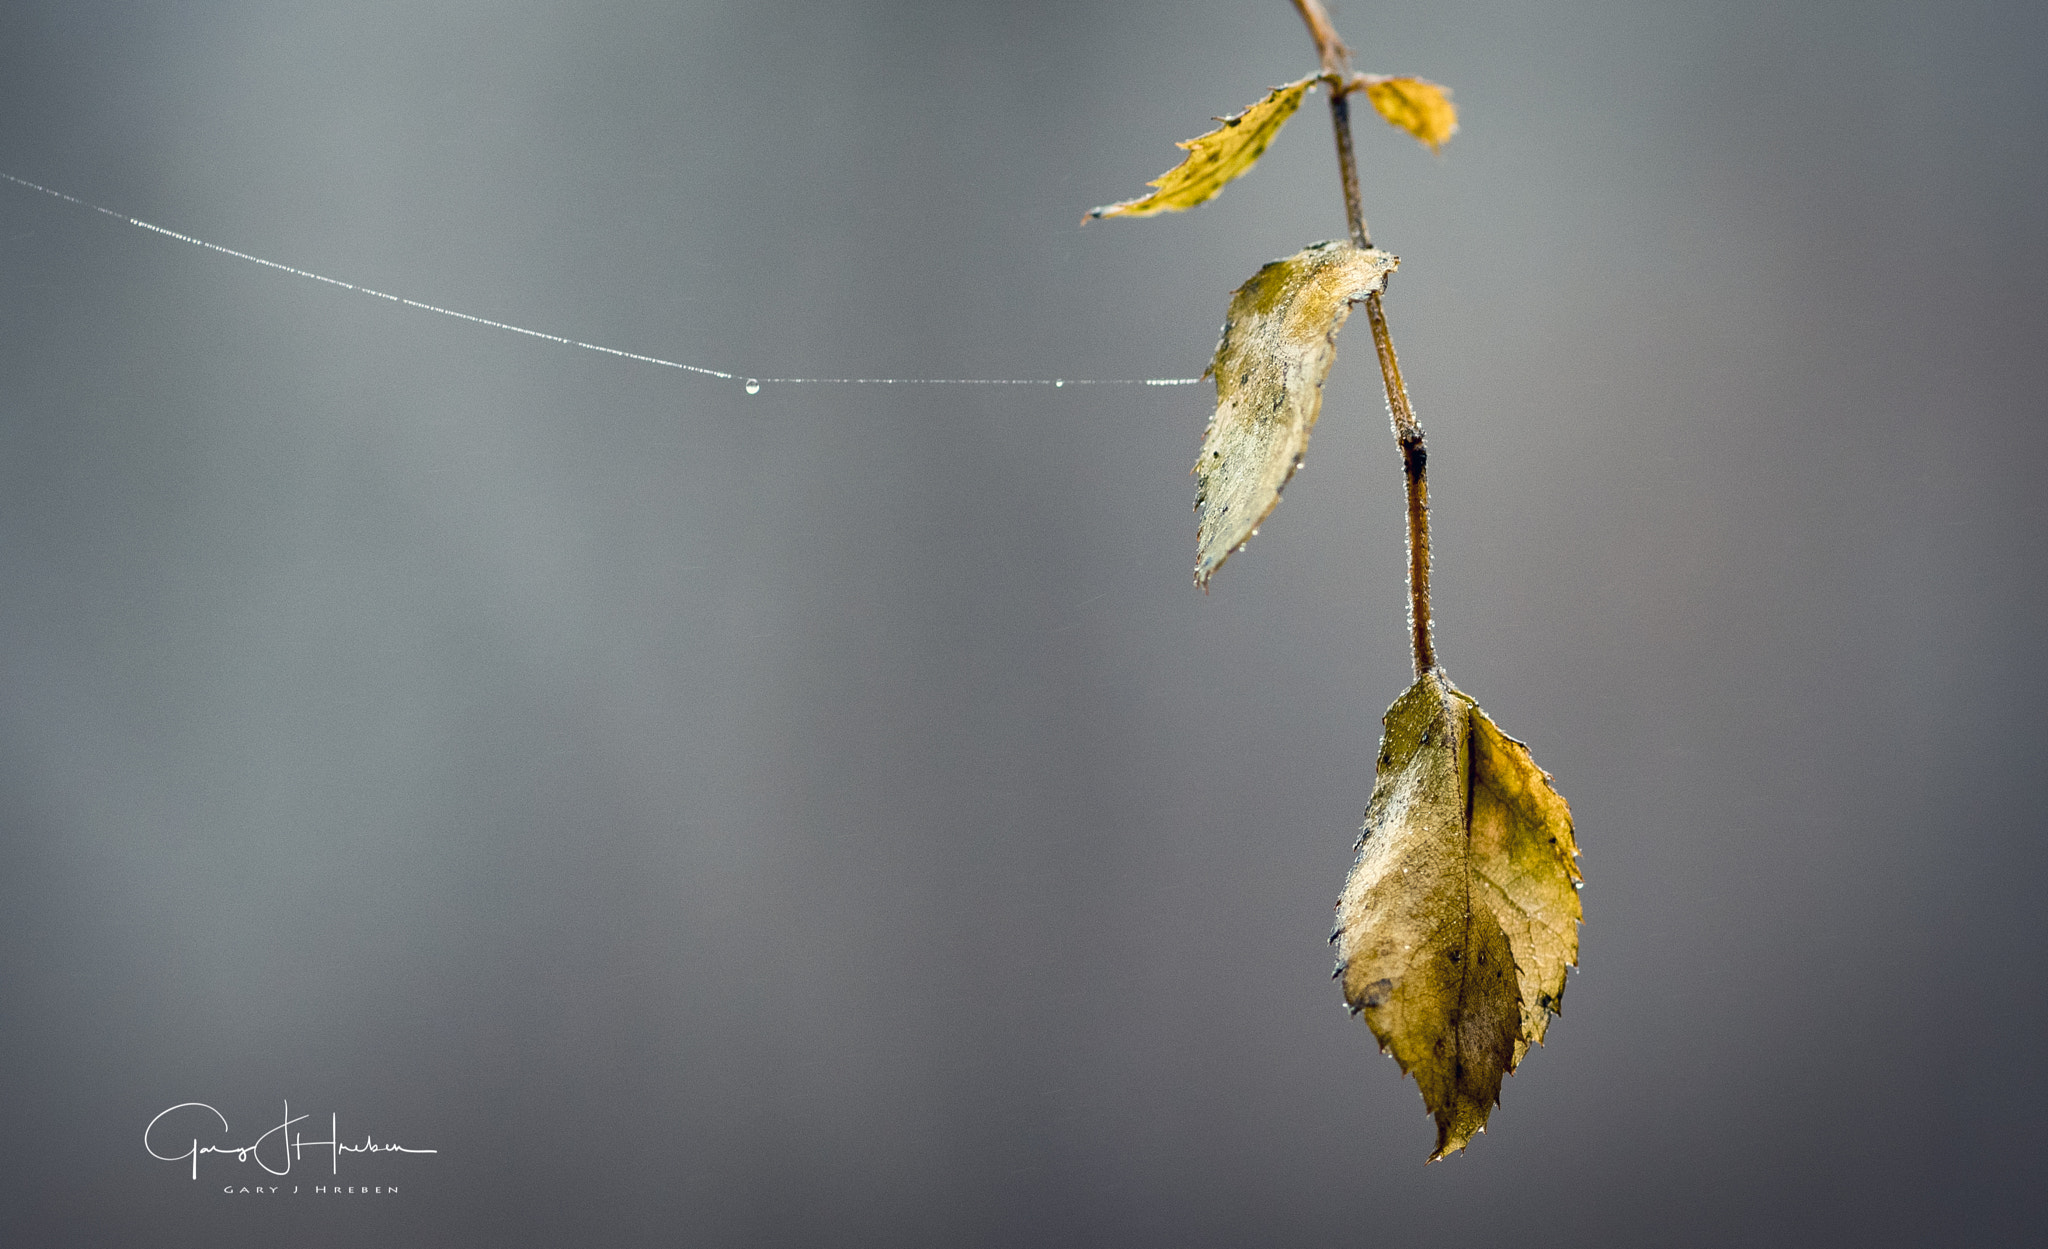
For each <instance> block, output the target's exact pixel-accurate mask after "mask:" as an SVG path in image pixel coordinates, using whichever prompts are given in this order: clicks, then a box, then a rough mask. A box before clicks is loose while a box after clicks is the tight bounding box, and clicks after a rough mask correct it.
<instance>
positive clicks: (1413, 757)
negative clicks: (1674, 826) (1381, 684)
mask: <svg viewBox="0 0 2048 1249" xmlns="http://www.w3.org/2000/svg"><path fill="white" fill-rule="evenodd" d="M1384 723H1385V728H1386V732H1385V736H1384V737H1383V738H1382V741H1381V747H1380V756H1379V767H1378V776H1377V779H1376V781H1375V783H1374V785H1373V795H1372V804H1371V806H1370V807H1369V808H1368V809H1367V811H1366V820H1365V834H1364V836H1363V837H1361V838H1360V839H1359V848H1358V859H1357V862H1356V863H1354V864H1353V865H1352V868H1351V876H1350V878H1349V879H1348V880H1347V881H1345V884H1344V892H1343V895H1342V897H1341V899H1340V900H1339V901H1338V903H1337V931H1336V933H1335V934H1334V935H1333V938H1332V939H1333V940H1334V941H1335V942H1336V943H1337V946H1338V965H1337V966H1338V975H1339V977H1340V978H1341V979H1342V981H1343V987H1344V1000H1345V1001H1346V1002H1348V1003H1350V1005H1351V1008H1352V1010H1353V1012H1354V1013H1363V1014H1364V1015H1365V1018H1366V1022H1367V1023H1368V1024H1370V1025H1371V1027H1372V1030H1373V1033H1374V1035H1375V1036H1376V1037H1378V1039H1379V1043H1380V1049H1381V1050H1382V1052H1388V1053H1392V1054H1393V1055H1394V1058H1395V1060H1396V1061H1397V1062H1399V1063H1400V1064H1401V1070H1403V1071H1405V1072H1407V1073H1408V1074H1410V1075H1412V1076H1414V1077H1415V1082H1416V1084H1417V1085H1418V1086H1420V1088H1421V1090H1422V1099H1423V1103H1424V1104H1425V1105H1426V1106H1427V1107H1428V1108H1429V1111H1430V1113H1431V1114H1432V1115H1434V1116H1435V1117H1436V1123H1437V1141H1436V1149H1435V1151H1434V1152H1433V1153H1432V1154H1431V1155H1430V1161H1432V1162H1434V1161H1435V1160H1436V1159H1438V1158H1441V1157H1443V1156H1444V1155H1445V1154H1446V1153H1449V1152H1450V1151H1452V1150H1455V1149H1463V1148H1464V1147H1465V1146H1466V1144H1467V1143H1468V1142H1469V1141H1470V1140H1471V1138H1472V1136H1473V1135H1474V1134H1475V1133H1477V1132H1480V1131H1483V1130H1484V1129H1485V1126H1486V1119H1487V1116H1488V1114H1490V1113H1491V1111H1492V1109H1493V1107H1494V1106H1495V1105H1497V1104H1498V1103H1499V1101H1500V1085H1501V1080H1502V1078H1503V1077H1504V1076H1505V1075H1506V1074H1507V1073H1508V1072H1510V1071H1513V1070H1514V1069H1515V1067H1516V1065H1517V1064H1518V1063H1520V1061H1521V1059H1522V1056H1523V1054H1525V1053H1526V1052H1527V1050H1528V1047H1529V1045H1530V1044H1532V1043H1534V1042H1539V1041H1541V1040H1542V1038H1543V1033H1544V1029H1545V1028H1546V1027H1547V1025H1548V1023H1549V1016H1550V1015H1551V1014H1552V1013H1555V1012H1556V1010H1557V1009H1558V1006H1559V1004H1560V1002H1561V999H1562V998H1563V995H1564V978H1565V968H1566V967H1568V966H1571V965H1572V964H1573V963H1574V962H1575V961H1576V960H1577V957H1578V944H1579V942H1578V924H1579V920H1580V917H1581V911H1580V907H1579V898H1578V891H1577V884H1578V880H1579V874H1578V869H1577V867H1576V866H1575V865H1574V864H1573V862H1572V859H1573V858H1574V857H1575V856H1576V855H1577V853H1578V850H1577V847H1576V845H1575V844H1574V842H1573V840H1572V832H1571V812H1570V810H1569V809H1568V808H1567V807H1566V806H1565V802H1564V799H1562V798H1560V797H1558V795H1557V792H1556V791H1555V790H1553V789H1552V788H1551V787H1550V778H1549V776H1548V775H1547V774H1546V773H1544V772H1543V771H1542V769H1540V768H1538V767H1537V766H1536V764H1535V762H1534V760H1532V759H1531V758H1530V757H1529V751H1528V748H1527V747H1525V746H1523V745H1522V744H1521V743H1520V742H1517V741H1515V740H1514V739H1513V738H1510V737H1508V736H1507V735H1506V734H1504V733H1502V732H1501V731H1500V729H1499V728H1498V727H1497V726H1496V725H1495V724H1494V723H1493V721H1492V720H1491V719H1489V718H1488V717H1487V715H1486V713H1485V712H1484V711H1481V710H1480V709H1479V706H1478V704H1477V703H1475V702H1473V701H1472V700H1471V699H1470V698H1468V697H1467V696H1466V695H1464V694H1463V693H1461V692H1460V691H1459V690H1458V689H1457V688H1456V687H1455V686H1453V685H1452V684H1451V683H1450V680H1449V678H1447V677H1446V676H1444V674H1443V672H1442V670H1441V669H1437V670H1432V671H1430V672H1428V673H1426V674H1424V675H1423V676H1422V677H1421V678H1420V679H1419V680H1417V681H1416V682H1415V684H1414V685H1413V686H1411V687H1409V689H1408V692H1407V693H1405V694H1403V695H1401V697H1400V698H1399V699H1397V700H1395V702H1394V705H1393V706H1392V707H1391V708H1390V709H1388V711H1387V715H1386V719H1385V721H1384Z"/></svg>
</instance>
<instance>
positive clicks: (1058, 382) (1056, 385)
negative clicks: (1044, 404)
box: [1052, 377, 1067, 390]
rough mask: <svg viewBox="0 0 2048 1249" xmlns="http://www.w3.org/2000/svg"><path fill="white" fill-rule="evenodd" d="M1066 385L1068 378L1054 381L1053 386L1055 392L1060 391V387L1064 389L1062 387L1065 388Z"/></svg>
mask: <svg viewBox="0 0 2048 1249" xmlns="http://www.w3.org/2000/svg"><path fill="white" fill-rule="evenodd" d="M1066 384H1067V379H1066V378H1064V377H1062V378H1056V379H1054V381H1053V384H1052V385H1053V389H1054V390H1058V389H1059V388H1060V387H1062V386H1064V385H1066Z"/></svg>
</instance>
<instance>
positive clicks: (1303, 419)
mask: <svg viewBox="0 0 2048 1249" xmlns="http://www.w3.org/2000/svg"><path fill="white" fill-rule="evenodd" d="M1400 263H1401V262H1400V261H1399V260H1398V259H1396V258H1395V257H1393V256H1390V255H1388V254H1387V253H1386V252H1383V251H1379V250H1377V249H1368V248H1361V247H1359V246H1358V245H1356V244H1354V243H1352V242H1350V241H1349V240H1338V241H1336V242H1330V243H1316V244H1314V245H1312V246H1309V247H1305V248H1303V249H1302V250H1301V251H1298V252H1296V253H1295V254H1294V255H1292V256H1289V257H1287V258H1286V259H1285V260H1276V261H1273V262H1272V263H1271V264H1269V265H1267V266H1265V267H1264V268H1262V269H1260V270H1259V271H1258V272H1257V273H1255V274H1253V275H1252V279H1251V281H1249V282H1246V283H1245V284H1244V285H1243V286H1240V287H1238V288H1237V290H1236V291H1235V292H1233V293H1232V294H1231V297H1230V311H1229V313H1228V314H1227V316H1226V319H1225V320H1224V322H1223V339H1222V341H1221V342H1219V343H1217V344H1216V356H1215V359H1213V360H1211V361H1210V363H1209V373H1210V374H1212V375H1214V377H1215V378H1216V412H1215V415H1214V416H1212V417H1210V419H1209V428H1208V431H1207V432H1206V433H1205V434H1204V435H1203V437H1202V450H1201V453H1200V455H1199V456H1198V457H1197V458H1196V460H1195V467H1194V474H1195V506H1196V507H1199V508H1201V509H1202V520H1201V525H1200V527H1199V528H1198V529H1197V530H1196V533H1195V584H1196V585H1199V586H1202V587H1204V588H1205V589H1206V588H1207V587H1208V584H1209V578H1210V577H1211V576H1212V575H1214V574H1215V572H1216V570H1217V569H1218V568H1219V567H1221V566H1222V564H1223V561H1224V560H1226V559H1228V558H1230V555H1231V552H1233V551H1236V550H1238V549H1239V548H1240V547H1242V546H1243V545H1244V544H1245V542H1246V540H1247V539H1249V538H1250V537H1251V536H1252V534H1253V533H1254V532H1256V530H1257V529H1258V525H1259V522H1260V521H1262V520H1264V519H1265V518H1266V516H1267V515H1268V514H1269V513H1270V512H1272V510H1273V508H1274V507H1275V506H1276V505H1277V504H1278V503H1279V502H1280V491H1281V489H1282V488H1284V487H1285V486H1286V485H1287V480H1288V478H1290V477H1292V476H1294V470H1295V469H1297V468H1299V467H1301V457H1302V455H1303V453H1304V452H1305V451H1307V449H1308V436H1309V431H1310V430H1312V429H1314V428H1315V423H1316V417H1317V415H1318V414H1319V413H1320V412H1321V411H1322V407H1323V379H1324V378H1325V377H1327V376H1329V372H1330V365H1331V363H1332V362H1333V361H1334V360H1336V358H1337V345H1336V338H1337V329H1338V327H1339V326H1341V325H1343V324H1344V320H1345V318H1346V317H1349V316H1350V315H1351V305H1352V304H1354V303H1356V302H1358V301H1359V300H1361V299H1364V298H1365V297H1366V296H1367V295H1368V294H1370V293H1372V292H1373V291H1376V290H1379V289H1381V287H1382V286H1384V285H1385V283H1386V278H1387V274H1389V273H1391V272H1393V271H1394V269H1395V267H1396V266H1398V265H1399V264H1400Z"/></svg>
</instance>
